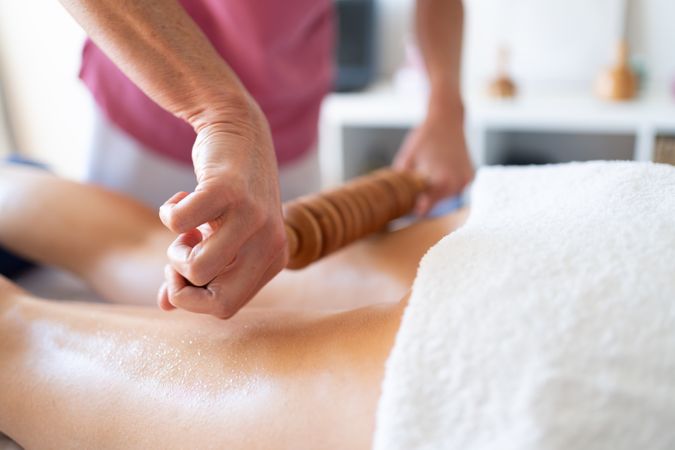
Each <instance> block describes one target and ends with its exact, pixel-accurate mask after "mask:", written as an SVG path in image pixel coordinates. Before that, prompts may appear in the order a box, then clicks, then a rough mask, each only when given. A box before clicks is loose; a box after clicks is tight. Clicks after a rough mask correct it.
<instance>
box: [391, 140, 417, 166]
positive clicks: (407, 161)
mask: <svg viewBox="0 0 675 450" xmlns="http://www.w3.org/2000/svg"><path fill="white" fill-rule="evenodd" d="M409 145H410V144H409V142H407V141H406V143H404V144H403V146H401V149H400V150H399V151H398V153H397V154H396V157H394V162H393V163H392V167H393V168H394V169H398V170H411V169H414V168H415V158H414V157H413V156H414V153H413V152H412V151H410V150H409V148H408V147H409Z"/></svg>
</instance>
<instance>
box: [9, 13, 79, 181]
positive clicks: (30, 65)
mask: <svg viewBox="0 0 675 450" xmlns="http://www.w3.org/2000/svg"><path fill="white" fill-rule="evenodd" d="M83 38H84V33H83V32H82V31H81V29H80V28H79V26H78V25H77V24H76V23H75V22H74V21H73V20H72V19H71V17H70V16H69V15H68V14H67V13H66V12H65V10H64V9H63V8H62V7H61V5H60V3H59V2H58V1H56V0H23V1H0V78H1V79H2V83H3V86H4V88H5V95H6V101H7V109H8V111H9V114H10V121H11V123H12V127H13V131H14V137H15V140H16V146H17V148H18V149H19V150H20V151H21V152H23V153H25V154H28V155H30V156H32V157H35V158H38V159H41V160H44V161H48V162H49V163H50V164H52V165H53V167H54V168H55V169H56V170H57V171H58V172H60V173H62V174H64V175H67V176H73V177H76V176H78V175H79V174H80V172H81V170H82V163H83V152H84V149H85V146H86V142H87V139H88V133H89V132H90V131H89V130H90V128H91V119H90V114H89V106H90V105H89V97H88V94H87V92H86V91H85V89H84V86H82V85H81V83H80V82H79V81H78V79H77V71H78V66H79V60H80V48H81V44H82V40H83Z"/></svg>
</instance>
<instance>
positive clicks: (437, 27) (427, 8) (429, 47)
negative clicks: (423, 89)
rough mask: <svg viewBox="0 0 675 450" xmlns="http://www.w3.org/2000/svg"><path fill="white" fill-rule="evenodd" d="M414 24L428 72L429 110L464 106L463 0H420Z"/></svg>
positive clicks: (418, 0)
mask: <svg viewBox="0 0 675 450" xmlns="http://www.w3.org/2000/svg"><path fill="white" fill-rule="evenodd" d="M415 24H416V31H417V41H418V45H419V48H420V50H421V52H422V56H423V58H424V62H425V64H426V69H427V73H428V75H429V83H430V87H431V97H430V103H429V108H430V110H433V109H434V108H442V109H445V108H448V107H450V108H460V109H461V96H460V67H461V58H462V34H463V24H464V8H463V5H462V1H461V0H417V9H416V14H415ZM430 112H432V111H430Z"/></svg>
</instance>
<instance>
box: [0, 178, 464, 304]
mask: <svg viewBox="0 0 675 450" xmlns="http://www.w3.org/2000/svg"><path fill="white" fill-rule="evenodd" d="M0 210H1V211H2V214H0V244H1V245H4V246H6V247H7V248H10V249H11V250H13V251H15V252H16V253H18V254H20V255H23V256H26V257H29V258H31V259H33V260H36V261H38V262H41V263H45V264H53V265H57V266H63V267H65V268H66V269H68V270H70V271H72V272H74V273H75V274H77V275H78V276H80V277H81V278H83V279H84V280H85V281H87V282H89V284H91V285H92V286H93V287H94V288H95V289H96V290H97V291H99V292H100V293H101V295H102V296H104V297H105V298H107V299H109V300H111V301H114V302H121V303H130V304H133V303H135V304H151V303H153V302H154V300H155V294H156V291H157V289H158V287H159V285H160V284H161V281H162V268H163V266H164V264H165V263H166V258H165V249H166V247H167V246H168V244H169V243H170V242H171V240H172V239H173V236H172V235H171V233H169V232H168V231H167V230H166V229H165V228H164V227H163V226H162V225H161V223H160V221H159V219H158V218H157V214H156V212H154V211H151V210H150V209H148V208H146V207H145V206H143V205H140V204H138V203H137V202H135V201H133V200H131V199H128V198H126V197H124V196H121V195H118V194H115V193H112V192H108V191H105V190H102V189H97V188H95V187H92V186H85V185H81V184H78V183H74V182H70V181H66V180H62V179H59V178H57V177H55V176H53V175H50V174H47V173H43V172H39V171H35V170H31V169H25V168H16V167H5V168H3V167H1V166H0ZM464 217H465V212H459V213H456V214H451V215H449V216H446V217H443V218H440V219H436V220H432V221H424V222H420V223H418V224H416V225H413V226H411V227H408V228H406V229H403V230H400V231H397V232H394V233H387V234H382V235H378V236H375V237H374V238H371V239H367V240H363V241H361V242H358V243H356V244H353V245H351V246H349V247H347V248H346V249H344V250H342V251H340V252H338V253H336V254H335V255H332V256H330V257H328V258H325V259H324V260H322V261H320V262H318V263H315V264H313V265H311V266H310V267H309V268H307V269H305V270H303V271H299V272H291V271H285V272H283V273H282V274H280V275H279V276H277V277H276V278H275V279H274V280H272V282H271V283H270V284H268V285H267V286H266V287H265V288H263V290H262V291H261V292H260V293H259V294H258V295H257V297H256V298H255V299H254V300H253V301H252V303H251V304H252V305H257V306H266V307H269V306H277V307H282V308H288V307H299V306H301V307H312V308H329V309H334V308H350V307H357V306H359V305H364V304H370V303H377V302H384V301H391V300H392V299H397V298H401V297H402V296H403V294H404V293H405V292H406V291H407V290H408V289H409V287H410V284H411V282H412V280H413V278H414V276H415V272H416V270H417V264H418V262H419V260H420V258H421V257H422V255H423V254H424V253H425V252H426V251H427V249H428V248H429V247H430V246H431V245H433V244H434V243H435V242H436V241H438V240H439V239H440V238H442V237H443V236H444V235H446V234H448V233H449V232H451V231H453V230H454V229H456V228H457V227H459V226H460V225H461V224H462V222H463V220H464ZM317 299H320V300H319V301H317Z"/></svg>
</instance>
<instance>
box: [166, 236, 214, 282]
mask: <svg viewBox="0 0 675 450" xmlns="http://www.w3.org/2000/svg"><path fill="white" fill-rule="evenodd" d="M202 241H203V236H202V233H201V231H199V230H198V229H196V228H195V229H193V230H190V231H188V232H187V233H183V234H181V235H179V236H178V237H177V238H176V239H175V240H174V241H173V242H172V243H171V244H170V245H169V247H168V248H167V249H166V256H167V257H168V258H169V262H170V263H171V265H172V266H173V267H174V269H176V270H177V271H178V272H179V273H181V274H182V275H183V276H185V272H186V271H187V266H188V261H190V260H191V258H193V257H194V255H195V254H196V253H197V252H198V250H197V251H195V250H194V249H195V247H196V246H197V245H198V244H199V243H200V242H202ZM207 282H208V280H207ZM204 284H206V283H204Z"/></svg>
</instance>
